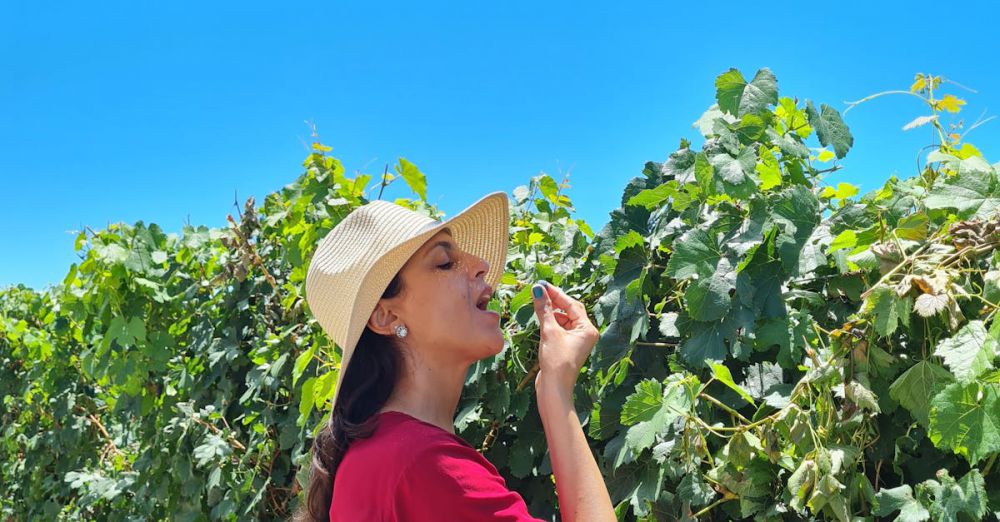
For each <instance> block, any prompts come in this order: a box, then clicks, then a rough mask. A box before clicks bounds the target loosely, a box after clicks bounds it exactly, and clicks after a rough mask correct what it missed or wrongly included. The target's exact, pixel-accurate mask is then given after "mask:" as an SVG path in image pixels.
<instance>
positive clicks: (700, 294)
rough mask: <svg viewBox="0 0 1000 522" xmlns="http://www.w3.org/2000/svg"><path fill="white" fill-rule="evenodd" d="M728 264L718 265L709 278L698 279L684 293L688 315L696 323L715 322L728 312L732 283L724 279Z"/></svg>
mask: <svg viewBox="0 0 1000 522" xmlns="http://www.w3.org/2000/svg"><path fill="white" fill-rule="evenodd" d="M728 267H729V263H720V264H719V270H718V271H716V273H715V274H712V276H711V277H707V278H699V279H696V280H695V281H694V282H692V283H691V285H690V286H688V288H687V290H686V291H685V292H684V302H685V303H686V304H687V308H688V314H689V315H690V316H691V317H692V318H693V319H695V320H697V321H715V320H718V319H721V318H722V317H723V316H725V315H726V312H728V311H729V305H730V302H731V297H730V295H729V294H730V291H732V290H733V289H734V287H733V283H732V281H731V280H730V279H729V278H727V277H726V275H725V274H726V272H729V271H730V270H729V268H728Z"/></svg>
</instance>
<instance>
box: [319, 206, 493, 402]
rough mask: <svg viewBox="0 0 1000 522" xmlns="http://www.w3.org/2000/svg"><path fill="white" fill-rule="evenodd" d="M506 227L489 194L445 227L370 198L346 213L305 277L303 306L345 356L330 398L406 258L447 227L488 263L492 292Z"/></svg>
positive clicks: (443, 223) (322, 243) (322, 244)
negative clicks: (307, 306) (305, 304)
mask: <svg viewBox="0 0 1000 522" xmlns="http://www.w3.org/2000/svg"><path fill="white" fill-rule="evenodd" d="M509 221H510V217H509V209H508V199H507V194H506V193H505V192H493V193H490V194H487V195H486V196H483V197H482V198H481V199H480V200H479V201H476V202H475V203H473V204H471V205H469V206H468V207H467V208H465V209H464V210H462V211H461V212H459V213H457V214H455V215H454V216H452V217H451V218H449V219H446V220H444V221H438V220H435V219H432V218H430V217H428V216H425V215H423V214H420V213H418V212H415V211H413V210H410V209H408V208H406V207H403V206H400V205H396V204H395V203H390V202H388V201H382V200H376V201H371V202H369V203H367V204H365V205H362V206H360V207H358V208H356V209H354V210H353V211H351V213H350V214H348V215H347V217H345V218H344V219H343V220H341V221H340V223H337V225H336V226H334V227H333V230H330V232H329V233H327V235H326V237H324V238H323V239H322V240H320V242H319V246H317V247H316V252H315V253H314V254H313V257H312V260H311V261H310V263H309V271H308V272H307V273H306V301H307V302H308V303H309V309H310V310H312V313H313V316H315V317H316V320H317V321H318V322H319V324H320V326H321V327H322V328H323V331H325V332H326V334H327V335H328V336H329V337H330V338H331V339H333V341H334V342H336V343H337V345H339V346H340V349H341V352H342V354H343V355H342V357H341V362H340V371H339V372H338V375H337V386H336V388H335V390H334V397H336V396H337V394H338V393H340V383H341V382H343V380H344V374H345V373H346V372H347V364H348V363H349V362H350V360H351V354H353V353H354V347H355V345H356V344H357V343H358V339H360V338H361V333H362V332H363V331H364V328H365V325H366V324H367V323H368V319H369V317H371V313H372V311H373V310H374V309H375V306H376V305H377V304H378V300H379V299H381V297H382V292H383V291H385V289H386V287H387V286H389V283H390V282H391V281H392V278H393V276H395V275H396V273H397V272H399V269H400V268H402V266H403V265H404V264H406V262H407V261H408V260H409V259H410V256H412V255H413V253H414V252H416V251H417V250H418V249H419V248H420V246H421V245H423V244H424V243H425V242H426V241H427V240H428V239H430V238H431V236H433V235H434V234H436V233H437V232H438V231H439V230H441V229H442V228H444V227H448V228H450V229H451V232H452V237H453V238H454V240H455V242H456V243H457V244H458V247H459V248H461V249H462V250H464V251H466V252H470V253H472V254H475V255H477V256H479V257H482V258H483V259H485V260H486V261H487V262H488V263H489V265H490V267H489V271H488V272H487V274H486V276H485V278H486V284H488V285H490V287H492V288H494V289H495V288H496V287H497V282H498V281H499V280H500V276H501V274H503V270H504V265H505V264H506V260H507V245H508V240H509V234H510V230H509V228H508V227H509ZM404 333H405V332H404Z"/></svg>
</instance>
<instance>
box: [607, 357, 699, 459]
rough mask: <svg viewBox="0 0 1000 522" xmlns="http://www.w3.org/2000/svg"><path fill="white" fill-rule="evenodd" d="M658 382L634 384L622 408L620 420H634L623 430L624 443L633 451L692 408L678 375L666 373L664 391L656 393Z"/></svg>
mask: <svg viewBox="0 0 1000 522" xmlns="http://www.w3.org/2000/svg"><path fill="white" fill-rule="evenodd" d="M644 382H645V381H644ZM659 384H660V383H656V384H655V385H654V384H649V383H647V384H643V383H640V384H638V385H636V391H635V393H634V394H632V395H630V396H629V398H628V399H627V400H626V404H625V406H624V407H623V408H622V424H626V425H629V424H632V423H634V424H632V425H631V427H630V428H629V429H628V431H627V432H626V434H625V444H626V446H627V447H628V448H630V449H632V450H633V451H635V452H636V454H638V453H639V452H640V451H642V450H644V449H646V448H648V447H650V446H652V445H653V442H654V441H655V440H656V435H657V434H658V433H660V432H662V431H664V430H666V429H667V427H668V426H670V424H672V423H673V422H674V421H675V420H677V419H678V418H679V417H681V416H682V415H684V414H686V412H687V411H688V410H690V409H691V400H690V398H689V397H688V395H687V389H686V388H685V387H684V384H683V380H682V378H681V376H680V375H676V374H675V375H672V376H670V377H668V378H667V382H666V388H665V391H664V393H663V394H662V395H660V396H656V395H655V394H656V392H657V390H658V389H659ZM630 403H631V404H630ZM656 406H658V407H656Z"/></svg>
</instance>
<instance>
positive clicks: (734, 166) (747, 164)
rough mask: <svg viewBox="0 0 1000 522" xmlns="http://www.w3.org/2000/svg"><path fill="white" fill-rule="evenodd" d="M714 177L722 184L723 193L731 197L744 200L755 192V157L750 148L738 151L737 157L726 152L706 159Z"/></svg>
mask: <svg viewBox="0 0 1000 522" xmlns="http://www.w3.org/2000/svg"><path fill="white" fill-rule="evenodd" d="M708 161H709V163H711V164H712V167H713V169H714V173H715V177H716V178H717V179H718V180H719V181H721V182H722V185H723V187H724V188H725V192H726V193H727V194H729V195H731V196H733V197H738V198H745V197H749V196H750V195H751V194H753V193H754V192H756V190H757V156H756V154H755V153H754V151H753V149H752V148H750V147H746V148H743V149H742V150H740V152H739V155H738V156H732V155H730V154H729V153H727V152H720V153H718V154H713V155H712V156H710V157H709V158H708Z"/></svg>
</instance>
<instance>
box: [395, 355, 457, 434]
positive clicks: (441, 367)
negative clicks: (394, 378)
mask: <svg viewBox="0 0 1000 522" xmlns="http://www.w3.org/2000/svg"><path fill="white" fill-rule="evenodd" d="M407 362H408V363H413V364H407V365H406V369H405V370H404V371H403V372H402V375H400V378H399V380H398V382H396V387H395V389H394V390H393V392H392V395H391V396H390V397H389V399H388V400H387V401H386V403H385V406H383V407H382V408H381V409H380V410H379V411H399V412H402V413H406V414H408V415H412V416H413V417H416V418H417V419H420V420H422V421H424V422H427V423H430V424H433V425H435V426H438V427H440V428H441V429H443V430H445V431H447V432H449V433H455V410H456V409H457V408H458V399H459V397H460V396H461V395H462V388H463V386H464V385H465V376H466V374H467V373H468V370H469V364H464V365H455V364H454V363H452V364H450V365H449V364H444V363H441V362H439V363H434V364H427V363H425V362H424V361H422V360H420V358H418V357H411V358H408V359H407Z"/></svg>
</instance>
